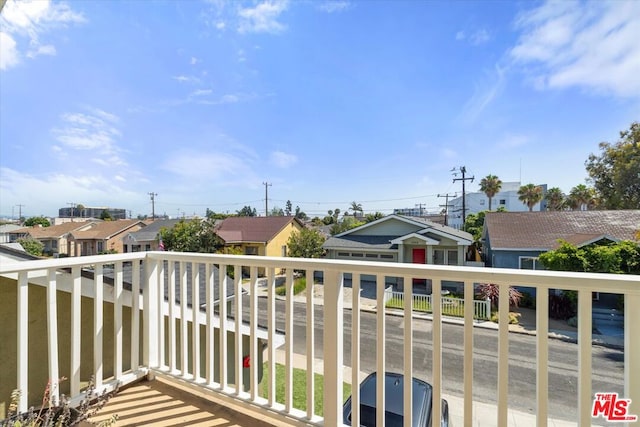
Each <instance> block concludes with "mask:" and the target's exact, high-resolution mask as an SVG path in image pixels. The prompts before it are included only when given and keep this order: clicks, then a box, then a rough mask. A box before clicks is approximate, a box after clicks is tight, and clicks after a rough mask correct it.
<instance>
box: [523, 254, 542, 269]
mask: <svg viewBox="0 0 640 427" xmlns="http://www.w3.org/2000/svg"><path fill="white" fill-rule="evenodd" d="M543 269H544V268H543V267H542V265H541V264H540V261H538V258H537V257H528V256H521V257H520V270H543Z"/></svg>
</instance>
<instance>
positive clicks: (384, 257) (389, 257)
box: [380, 254, 393, 259]
mask: <svg viewBox="0 0 640 427" xmlns="http://www.w3.org/2000/svg"><path fill="white" fill-rule="evenodd" d="M380 258H381V259H393V255H391V254H380Z"/></svg>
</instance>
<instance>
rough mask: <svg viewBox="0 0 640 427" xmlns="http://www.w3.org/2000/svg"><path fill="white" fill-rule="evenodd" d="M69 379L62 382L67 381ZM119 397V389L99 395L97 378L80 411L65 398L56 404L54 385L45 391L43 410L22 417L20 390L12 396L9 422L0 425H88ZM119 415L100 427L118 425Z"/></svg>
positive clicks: (88, 389)
mask: <svg viewBox="0 0 640 427" xmlns="http://www.w3.org/2000/svg"><path fill="white" fill-rule="evenodd" d="M65 379H66V378H64V377H63V378H60V380H59V381H64V380H65ZM115 393H117V388H116V389H115V390H113V391H111V392H109V393H97V392H96V390H95V382H94V380H93V378H91V380H89V384H88V386H87V390H86V397H85V399H83V400H82V402H80V405H79V406H78V407H72V406H71V405H70V404H69V399H68V398H67V397H66V396H65V395H62V396H60V399H59V401H55V400H54V399H52V396H51V382H49V383H48V384H47V386H46V388H45V390H44V395H43V397H42V406H41V407H40V408H39V409H35V408H33V407H31V408H29V410H27V412H22V413H18V402H19V401H20V395H21V393H20V390H14V391H13V392H12V393H11V403H10V404H9V408H8V409H9V410H8V413H7V418H6V419H4V420H2V421H1V422H0V426H2V427H22V426H28V427H58V426H78V425H80V424H81V423H82V422H86V421H87V420H88V419H89V418H90V417H92V416H94V415H96V413H97V412H98V411H99V410H100V409H102V407H104V405H105V404H106V403H107V401H108V400H109V399H110V398H111V396H113V395H114V394H115ZM117 419H118V416H117V415H113V416H112V417H111V418H109V419H108V420H105V421H102V422H100V423H99V424H97V425H98V427H108V426H112V425H114V424H115V423H116V421H117Z"/></svg>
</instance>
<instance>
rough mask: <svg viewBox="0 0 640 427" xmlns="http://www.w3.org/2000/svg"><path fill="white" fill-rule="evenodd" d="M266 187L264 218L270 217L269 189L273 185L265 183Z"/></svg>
mask: <svg viewBox="0 0 640 427" xmlns="http://www.w3.org/2000/svg"><path fill="white" fill-rule="evenodd" d="M262 185H264V216H269V187H271V184H269V183H268V182H263V183H262Z"/></svg>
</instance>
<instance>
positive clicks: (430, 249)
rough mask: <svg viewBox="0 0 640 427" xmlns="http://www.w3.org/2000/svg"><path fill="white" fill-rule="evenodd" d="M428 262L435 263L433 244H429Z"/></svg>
mask: <svg viewBox="0 0 640 427" xmlns="http://www.w3.org/2000/svg"><path fill="white" fill-rule="evenodd" d="M425 262H426V263H427V264H433V246H431V245H427V259H426V261H425Z"/></svg>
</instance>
